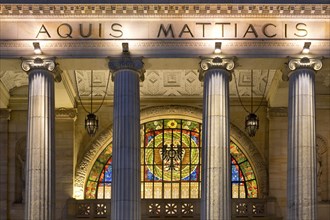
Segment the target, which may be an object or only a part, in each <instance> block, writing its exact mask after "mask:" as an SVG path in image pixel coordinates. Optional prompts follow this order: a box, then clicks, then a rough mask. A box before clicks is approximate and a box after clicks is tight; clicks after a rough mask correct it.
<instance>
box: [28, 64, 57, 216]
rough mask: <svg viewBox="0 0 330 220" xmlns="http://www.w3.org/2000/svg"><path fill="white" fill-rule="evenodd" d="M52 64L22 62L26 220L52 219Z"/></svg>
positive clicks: (53, 106) (53, 116) (53, 203)
mask: <svg viewBox="0 0 330 220" xmlns="http://www.w3.org/2000/svg"><path fill="white" fill-rule="evenodd" d="M54 67H55V63H54V61H53V60H42V59H35V60H25V61H23V63H22V68H23V70H25V71H27V72H28V74H29V95H28V101H29V104H28V134H27V155H26V157H27V158H26V165H25V166H26V168H25V169H26V195H25V198H26V201H25V219H27V220H32V219H33V220H39V219H40V220H51V219H54V216H55V139H54V136H55V133H54V125H55V114H54V112H55V101H54V100H55V97H54V74H53V73H52V72H51V70H53V69H54Z"/></svg>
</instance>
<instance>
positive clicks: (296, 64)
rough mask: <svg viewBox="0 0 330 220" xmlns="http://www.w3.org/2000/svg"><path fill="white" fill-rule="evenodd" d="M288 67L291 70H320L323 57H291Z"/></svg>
mask: <svg viewBox="0 0 330 220" xmlns="http://www.w3.org/2000/svg"><path fill="white" fill-rule="evenodd" d="M288 67H289V69H290V70H292V71H293V70H296V69H312V70H315V71H318V70H320V69H321V68H322V61H321V58H308V57H303V58H289V63H288Z"/></svg>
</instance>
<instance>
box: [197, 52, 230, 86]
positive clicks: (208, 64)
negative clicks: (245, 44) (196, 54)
mask: <svg viewBox="0 0 330 220" xmlns="http://www.w3.org/2000/svg"><path fill="white" fill-rule="evenodd" d="M199 67H200V69H199V80H200V81H203V80H204V76H205V73H206V72H207V71H208V70H211V69H223V70H226V71H228V72H229V73H230V72H231V71H233V70H234V68H235V58H220V57H213V58H211V57H202V58H201V62H200V63H199ZM230 78H231V75H230Z"/></svg>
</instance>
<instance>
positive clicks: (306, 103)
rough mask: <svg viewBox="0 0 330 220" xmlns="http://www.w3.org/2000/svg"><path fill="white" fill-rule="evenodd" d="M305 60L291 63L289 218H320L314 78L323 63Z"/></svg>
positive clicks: (308, 219)
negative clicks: (318, 211) (318, 208)
mask: <svg viewBox="0 0 330 220" xmlns="http://www.w3.org/2000/svg"><path fill="white" fill-rule="evenodd" d="M304 59H305V60H303V59H293V60H291V61H290V62H289V67H290V69H291V70H293V72H291V73H290V75H289V106H288V107H289V131H288V132H289V133H288V180H287V181H288V189H287V190H288V192H287V196H288V219H289V220H313V219H317V217H316V216H317V215H316V189H317V185H316V145H315V138H316V136H315V135H316V134H315V91H314V90H315V88H314V85H315V79H314V78H315V70H318V69H320V68H321V66H322V63H321V62H320V61H319V60H318V61H317V62H316V63H315V62H314V61H313V60H310V59H308V58H304ZM315 64H316V65H315Z"/></svg>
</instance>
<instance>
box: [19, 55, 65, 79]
mask: <svg viewBox="0 0 330 220" xmlns="http://www.w3.org/2000/svg"><path fill="white" fill-rule="evenodd" d="M21 67H22V69H23V70H24V71H25V72H27V73H29V72H30V71H32V70H34V69H44V70H47V71H49V72H51V73H53V75H54V79H55V81H56V82H61V80H62V76H61V73H62V72H63V71H62V70H61V69H60V68H59V65H58V64H57V63H56V62H55V58H40V57H37V58H23V59H22V65H21Z"/></svg>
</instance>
